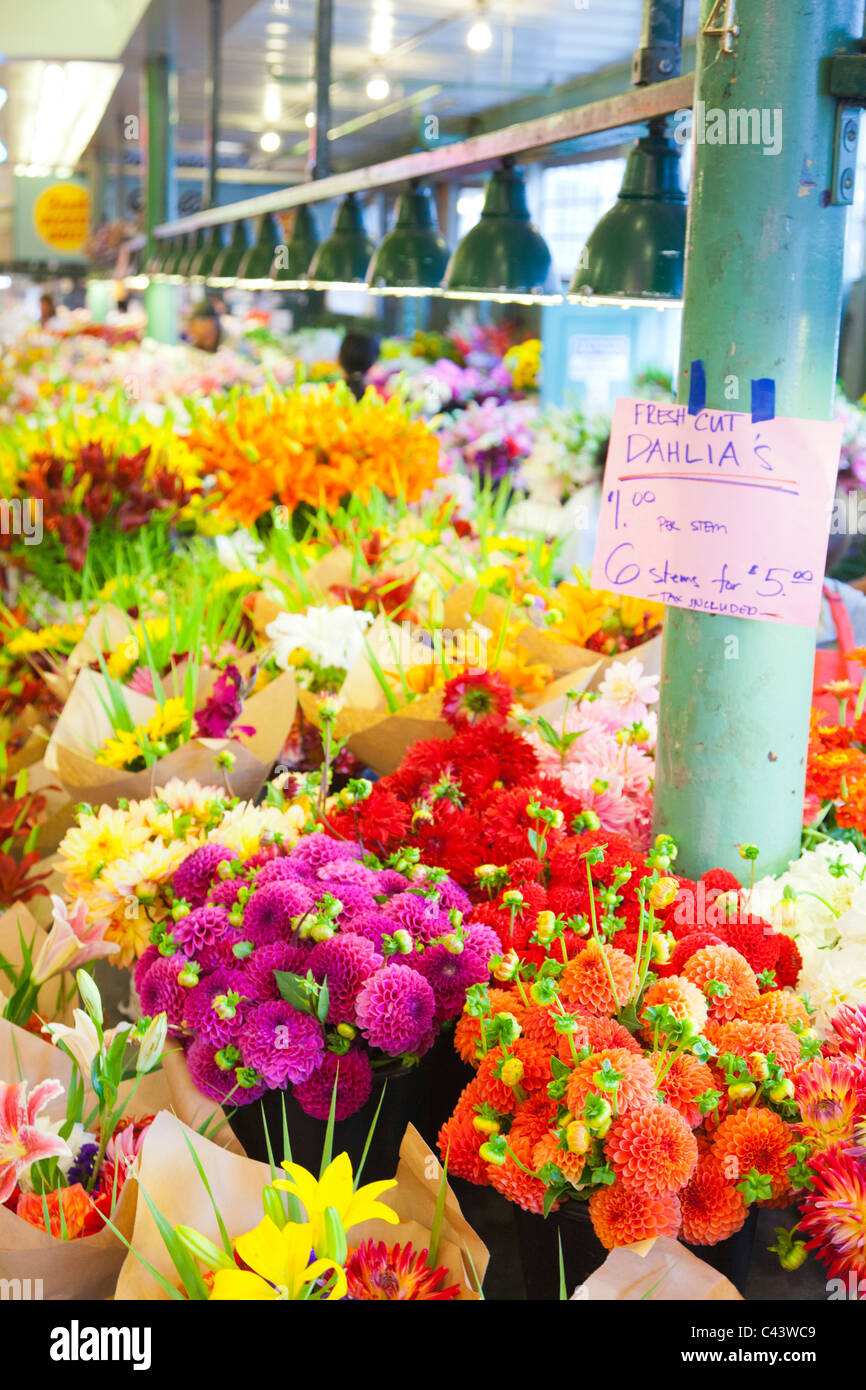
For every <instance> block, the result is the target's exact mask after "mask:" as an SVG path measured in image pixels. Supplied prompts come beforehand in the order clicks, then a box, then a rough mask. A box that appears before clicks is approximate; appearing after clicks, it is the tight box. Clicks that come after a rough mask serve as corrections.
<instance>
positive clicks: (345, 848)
mask: <svg viewBox="0 0 866 1390" xmlns="http://www.w3.org/2000/svg"><path fill="white" fill-rule="evenodd" d="M363 852H364V851H363V850H362V849H361V846H360V845H356V844H354V843H353V842H351V841H349V840H335V839H334V838H333V836H331V835H324V834H323V833H322V832H321V831H320V830H316V831H314V832H313V834H312V835H305V836H304V837H303V839H302V840H301V841H300V843H299V844H297V845H295V847H294V849H293V850H292V862H293V863H294V864H295V865H296V867H297V868H298V870H299V871H301V872H303V871H307V872H309V873H314V872H315V870H316V869H321V867H322V865H323V864H330V863H332V861H333V860H335V859H360V858H361V856H362V854H363Z"/></svg>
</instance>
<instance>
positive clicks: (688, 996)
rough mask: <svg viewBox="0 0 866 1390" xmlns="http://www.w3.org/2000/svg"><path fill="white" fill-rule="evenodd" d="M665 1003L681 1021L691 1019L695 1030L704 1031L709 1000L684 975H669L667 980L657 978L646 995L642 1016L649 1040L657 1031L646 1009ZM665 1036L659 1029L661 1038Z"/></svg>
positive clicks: (645, 1033) (644, 1030)
mask: <svg viewBox="0 0 866 1390" xmlns="http://www.w3.org/2000/svg"><path fill="white" fill-rule="evenodd" d="M663 1004H666V1005H667V1007H668V1008H669V1009H670V1011H671V1013H672V1014H673V1015H674V1017H675V1018H677V1019H679V1020H680V1021H682V1020H683V1019H686V1018H687V1019H690V1020H691V1022H692V1023H693V1024H694V1027H695V1032H697V1033H700V1032H702V1031H703V1027H704V1024H705V1023H706V1021H707V1001H706V999H705V998H704V996H703V994H702V992H701V990H699V989H698V987H697V985H694V984H692V982H691V980H687V979H685V978H684V977H683V976H682V975H669V976H668V977H667V979H666V980H657V981H656V983H655V984H654V985H651V986H650V988H649V989H648V990H647V992H646V994H645V995H644V1007H643V1008H642V1009H641V1015H640V1016H641V1022H642V1023H643V1033H644V1037H645V1038H647V1039H648V1040H649V1039H651V1038H652V1037H653V1036H654V1033H655V1027H654V1025H653V1024H652V1023H650V1022H649V1021H648V1020H647V1019H646V1010H647V1009H648V1008H651V1007H653V1006H655V1007H656V1008H658V1007H659V1005H663ZM664 1036H665V1035H664V1033H663V1032H662V1031H661V1030H659V1038H660V1039H661V1038H664Z"/></svg>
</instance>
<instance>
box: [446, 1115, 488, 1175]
mask: <svg viewBox="0 0 866 1390" xmlns="http://www.w3.org/2000/svg"><path fill="white" fill-rule="evenodd" d="M472 1115H473V1112H471V1111H470V1112H468V1113H465V1114H463V1115H452V1116H451V1118H450V1119H448V1120H446V1121H445V1123H444V1125H443V1126H442V1128H441V1129H440V1131H439V1141H438V1142H439V1153H440V1154H441V1156H442V1160H443V1162H444V1161H445V1159H446V1157H447V1159H448V1176H449V1177H452V1178H465V1179H466V1181H467V1182H474V1183H477V1184H478V1185H479V1186H480V1187H487V1186H488V1185H489V1183H490V1179H489V1177H488V1176H487V1169H488V1166H489V1165H488V1164H486V1163H485V1162H484V1160H483V1158H481V1156H480V1154H479V1152H478V1151H479V1149H480V1148H481V1145H482V1144H483V1143H484V1140H485V1139H486V1137H487V1136H486V1135H484V1134H479V1132H478V1130H477V1129H476V1128H475V1126H474V1124H473V1123H472Z"/></svg>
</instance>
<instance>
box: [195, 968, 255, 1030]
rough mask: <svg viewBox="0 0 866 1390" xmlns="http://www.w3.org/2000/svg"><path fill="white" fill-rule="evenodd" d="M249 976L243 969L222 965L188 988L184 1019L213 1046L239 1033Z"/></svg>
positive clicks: (245, 1004)
mask: <svg viewBox="0 0 866 1390" xmlns="http://www.w3.org/2000/svg"><path fill="white" fill-rule="evenodd" d="M246 999H247V996H246V979H245V977H244V975H243V973H242V971H240V970H235V969H232V967H231V966H222V967H221V968H220V969H219V970H214V972H213V974H211V975H207V976H205V978H204V979H202V980H199V983H198V984H197V985H193V987H192V989H190V990H187V991H186V1007H185V1009H184V1022H185V1023H186V1025H187V1027H188V1028H189V1029H190V1031H191V1032H193V1033H198V1034H199V1036H200V1037H201V1038H203V1039H204V1041H205V1042H208V1043H211V1044H212V1045H213V1046H214V1048H221V1047H225V1046H226V1045H227V1044H228V1043H230V1042H233V1041H234V1039H235V1038H236V1037H237V1035H238V1033H239V1031H240V1028H241V1025H242V1023H243V1021H244V1015H245V1013H246V1009H247V1002H246Z"/></svg>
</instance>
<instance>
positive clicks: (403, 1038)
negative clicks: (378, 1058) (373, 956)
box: [356, 965, 436, 1056]
mask: <svg viewBox="0 0 866 1390" xmlns="http://www.w3.org/2000/svg"><path fill="white" fill-rule="evenodd" d="M435 1012H436V997H435V995H434V993H433V990H432V988H431V986H430V985H429V984H428V982H427V980H425V979H424V977H423V976H422V975H419V974H418V971H417V970H412V969H410V967H409V966H408V965H386V966H383V968H382V969H381V970H377V971H376V972H375V974H373V975H371V976H370V978H369V979H368V980H366V981H365V983H364V985H363V986H362V988H361V990H360V992H359V994H358V1000H357V1005H356V1014H357V1018H358V1024H359V1026H360V1028H361V1031H362V1033H363V1034H364V1036H365V1037H366V1038H367V1040H368V1042H370V1043H371V1044H372V1046H373V1047H378V1048H381V1050H382V1051H383V1052H388V1053H390V1054H391V1055H392V1056H396V1055H397V1054H398V1053H401V1052H414V1051H415V1050H416V1049H417V1048H418V1047H419V1046H420V1045H421V1044H422V1043H423V1042H424V1041H425V1038H426V1035H427V1034H429V1032H430V1030H431V1029H432V1027H433V1015H434V1013H435Z"/></svg>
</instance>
